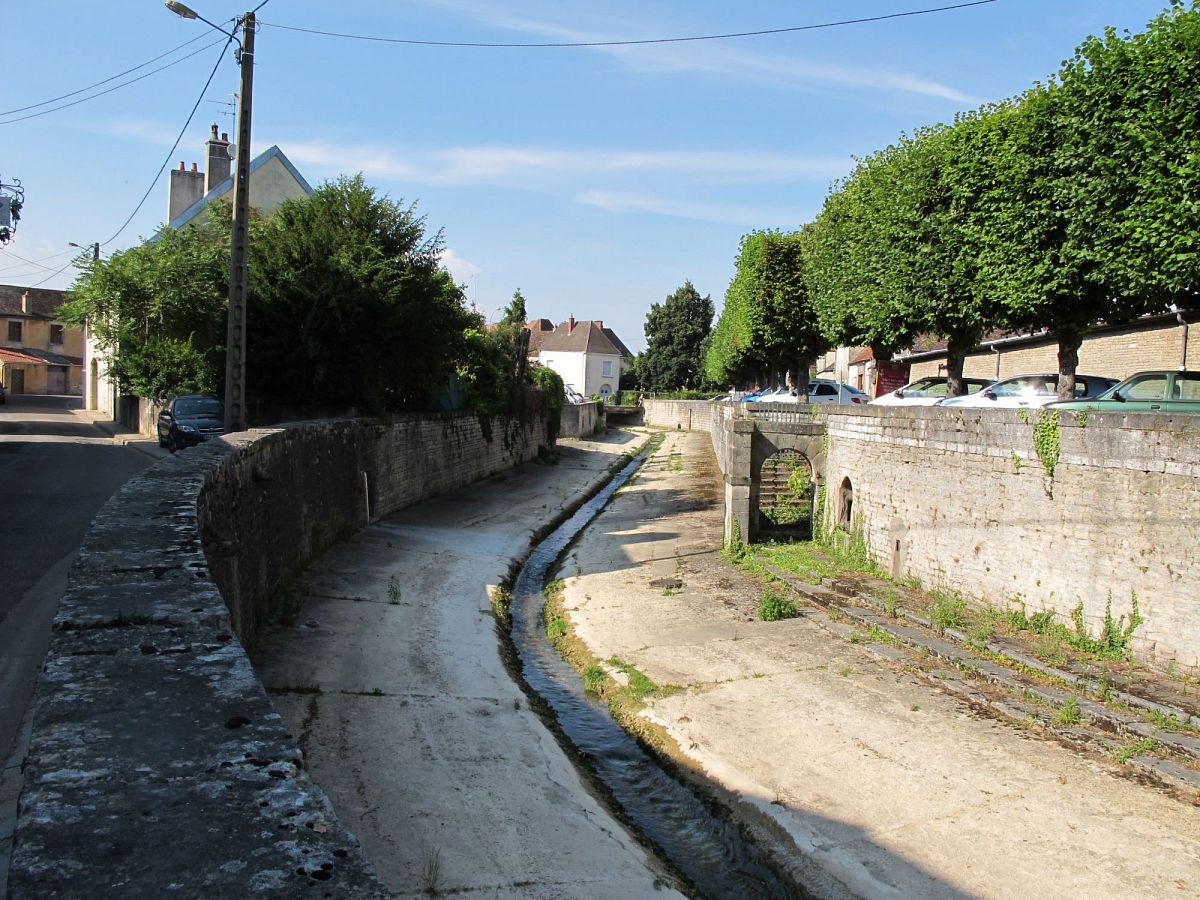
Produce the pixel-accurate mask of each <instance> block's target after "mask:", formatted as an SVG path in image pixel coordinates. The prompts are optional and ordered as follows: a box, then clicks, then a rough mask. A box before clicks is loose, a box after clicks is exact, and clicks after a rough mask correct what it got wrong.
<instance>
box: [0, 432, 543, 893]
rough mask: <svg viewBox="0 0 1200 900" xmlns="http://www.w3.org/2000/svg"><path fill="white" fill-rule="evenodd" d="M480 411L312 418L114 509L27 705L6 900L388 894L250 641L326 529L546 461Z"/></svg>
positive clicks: (207, 460)
mask: <svg viewBox="0 0 1200 900" xmlns="http://www.w3.org/2000/svg"><path fill="white" fill-rule="evenodd" d="M492 431H493V434H494V439H493V440H490V441H489V440H487V438H486V437H485V435H484V432H483V430H482V429H481V428H480V426H479V423H478V422H477V421H476V420H475V419H474V418H473V417H469V416H456V417H441V418H422V417H405V418H402V419H398V420H395V421H391V422H386V423H385V422H366V421H351V420H345V421H334V422H320V423H304V424H299V425H295V426H290V427H284V428H280V429H273V430H267V431H256V432H247V433H244V434H240V435H231V436H230V437H229V438H227V439H224V440H219V441H213V442H211V443H208V444H204V445H201V446H199V447H195V448H192V449H190V450H187V451H184V452H182V453H179V454H176V455H175V456H173V457H171V458H170V459H165V460H162V461H161V462H159V463H158V464H156V465H155V466H153V467H152V468H151V469H149V470H147V472H146V473H145V474H143V475H142V476H140V477H138V478H136V479H134V480H132V481H130V482H129V483H127V484H126V485H125V486H124V487H123V488H122V489H121V490H120V491H119V492H118V493H117V494H116V495H115V496H114V497H113V498H112V499H111V500H110V501H109V502H108V503H107V504H106V505H105V506H104V508H103V509H102V510H101V512H100V513H99V515H98V516H97V517H96V520H95V521H94V523H93V525H92V527H91V529H90V530H89V532H88V535H87V537H86V538H85V540H84V543H83V545H82V547H81V550H80V554H79V557H78V559H77V561H76V563H75V564H74V566H73V567H72V570H71V573H70V576H69V579H68V589H67V594H66V595H65V596H64V597H63V599H62V602H61V603H60V606H59V610H58V614H57V616H56V618H55V623H54V633H53V636H52V639H51V646H50V650H49V652H48V654H47V657H46V664H45V670H44V673H43V674H42V676H41V678H40V680H39V683H38V687H37V689H36V692H35V696H34V701H33V722H32V734H31V739H30V747H29V753H28V757H27V760H26V765H25V769H24V789H23V793H22V797H21V802H20V808H19V811H18V822H17V827H16V832H15V836H14V846H13V857H12V870H11V873H10V877H9V891H10V894H11V897H12V898H13V900H35V898H43V897H82V898H86V897H108V896H120V897H123V898H161V897H165V896H189V897H278V898H285V897H286V898H291V897H297V896H306V895H308V894H309V893H310V892H311V893H312V896H340V897H350V896H352V897H374V896H384V895H385V894H386V892H385V891H384V890H383V888H382V886H381V885H380V883H379V882H378V880H377V879H376V877H375V875H374V874H373V872H372V869H371V867H370V865H369V864H368V863H367V862H366V860H365V859H364V858H363V855H362V852H361V849H360V848H359V845H358V841H357V840H356V838H355V837H354V835H353V834H352V833H351V832H350V831H348V830H347V829H346V828H345V827H344V826H343V825H342V824H341V823H340V822H339V821H338V819H337V817H336V815H335V813H334V810H333V808H332V806H331V804H330V803H329V800H328V799H327V797H326V796H325V794H324V792H323V791H322V790H321V789H320V787H318V786H317V785H316V784H315V783H313V782H312V781H311V780H310V779H309V777H308V775H307V773H306V772H305V770H304V761H303V757H302V754H301V752H300V750H299V749H298V747H297V745H296V739H295V737H294V736H293V735H291V734H288V733H287V732H286V730H285V729H284V727H283V725H282V722H281V720H280V718H279V715H278V714H277V713H276V712H275V710H274V708H273V707H272V705H271V701H270V698H269V697H268V696H267V694H266V692H265V691H264V690H263V688H262V685H261V684H260V683H259V681H258V679H257V677H256V676H255V674H254V671H253V670H252V668H251V666H250V662H249V659H248V658H247V656H246V653H245V651H244V650H243V645H244V641H247V640H250V639H252V637H253V635H254V633H255V629H256V627H257V625H258V624H259V623H260V622H261V621H263V619H264V618H265V617H266V616H267V615H268V614H269V613H270V611H271V610H272V600H273V599H274V600H276V601H279V600H282V601H283V602H286V599H287V598H286V592H285V593H284V595H283V596H282V597H280V596H279V595H278V594H277V591H278V589H279V588H280V587H281V586H285V585H286V581H287V578H288V576H289V575H290V574H291V573H293V572H295V571H296V569H297V568H298V567H299V566H301V565H303V563H304V562H305V561H306V560H307V559H309V558H311V557H312V556H313V555H315V554H317V553H319V552H320V551H321V550H322V549H323V548H324V547H325V546H326V545H327V544H328V543H329V542H331V541H333V540H335V539H337V538H338V537H340V536H342V535H344V534H345V533H347V532H348V531H351V530H353V529H354V528H356V527H358V526H359V525H361V524H362V523H364V522H365V521H367V519H368V516H370V517H372V518H374V517H377V516H380V515H383V514H386V513H388V512H391V511H393V510H395V509H398V508H400V507H402V506H405V505H408V504H410V503H413V502H416V501H417V500H420V499H422V498H424V497H427V496H430V495H432V494H435V493H438V492H441V491H444V490H448V489H450V488H452V487H458V486H461V485H464V484H467V483H470V482H471V481H473V480H475V479H478V478H480V477H484V476H486V475H488V474H491V473H493V472H496V471H500V470H501V469H504V468H508V467H511V466H512V465H515V464H517V463H520V462H522V461H524V460H526V459H529V458H531V457H532V456H533V455H534V454H536V452H537V447H538V445H539V444H540V443H541V442H542V441H543V440H544V437H545V432H544V427H543V426H542V425H541V423H537V424H536V425H535V426H532V427H529V428H524V429H521V430H520V432H519V434H515V435H514V434H512V433H506V432H505V430H504V425H503V423H496V424H495V426H494V428H493V429H492Z"/></svg>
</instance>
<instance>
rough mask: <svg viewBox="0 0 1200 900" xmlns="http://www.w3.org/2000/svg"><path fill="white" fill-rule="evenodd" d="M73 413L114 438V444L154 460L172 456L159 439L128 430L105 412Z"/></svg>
mask: <svg viewBox="0 0 1200 900" xmlns="http://www.w3.org/2000/svg"><path fill="white" fill-rule="evenodd" d="M71 412H73V413H74V414H75V415H76V416H78V417H79V418H80V419H83V420H84V421H85V422H87V423H89V424H91V425H94V426H95V427H96V428H98V429H99V430H100V431H102V432H104V434H106V435H108V437H110V438H112V442H113V443H114V444H121V445H123V446H125V447H128V448H129V449H130V450H136V451H138V452H139V453H144V454H146V455H147V456H149V457H151V458H153V459H162V458H164V457H167V456H170V455H171V454H170V453H169V452H168V451H167V450H166V448H164V447H160V446H159V445H158V438H155V437H151V436H150V435H147V434H140V433H139V432H136V431H133V430H132V429H129V428H126V427H125V426H124V425H122V424H121V423H120V422H114V421H113V420H112V419H110V418H108V416H107V415H106V414H105V413H103V412H100V411H98V410H94V409H73V410H71Z"/></svg>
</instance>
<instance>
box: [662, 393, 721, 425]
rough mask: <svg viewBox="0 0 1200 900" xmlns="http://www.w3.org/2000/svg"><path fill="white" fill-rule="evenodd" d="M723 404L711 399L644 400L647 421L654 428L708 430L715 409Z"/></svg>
mask: <svg viewBox="0 0 1200 900" xmlns="http://www.w3.org/2000/svg"><path fill="white" fill-rule="evenodd" d="M720 406H721V404H720V403H716V402H713V401H711V400H652V399H650V398H647V399H646V400H644V401H643V408H644V410H645V423H646V424H647V425H650V426H652V427H654V428H670V429H672V430H682V431H708V430H709V429H710V428H711V425H712V418H713V410H714V409H717V408H719V407H720Z"/></svg>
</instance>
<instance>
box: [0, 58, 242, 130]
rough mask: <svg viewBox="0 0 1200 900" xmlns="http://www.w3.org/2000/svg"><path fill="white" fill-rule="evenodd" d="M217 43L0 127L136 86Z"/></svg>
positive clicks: (2, 123)
mask: <svg viewBox="0 0 1200 900" xmlns="http://www.w3.org/2000/svg"><path fill="white" fill-rule="evenodd" d="M189 43H190V41H189ZM219 43H221V42H220V41H213V42H212V43H211V44H205V45H204V46H203V47H201V48H200V49H199V50H195V51H193V52H191V53H189V54H188V55H187V56H181V57H179V59H177V60H174V61H173V62H169V63H167V64H166V65H165V66H159V67H158V68H157V69H151V70H150V71H149V72H145V73H144V74H142V75H139V76H138V77H137V78H131V79H129V80H128V81H125V82H122V83H121V84H116V85H113V86H112V87H110V88H108V89H107V90H103V91H97V92H96V93H95V94H89V95H88V96H87V97H81V98H80V99H78V100H72V101H71V102H70V103H64V104H63V105H62V106H52V107H51V108H50V109H43V110H41V111H40V112H35V113H30V114H29V115H27V116H18V117H17V118H15V119H5V120H4V121H3V122H0V125H12V124H13V123H15V122H24V121H25V120H26V119H36V118H37V117H38V116H46V115H49V114H50V113H52V112H58V111H59V110H60V109H67V108H68V107H71V106H78V105H79V104H80V103H87V101H89V100H95V99H96V98H97V97H103V96H104V95H105V94H111V93H112V92H113V91H119V90H120V89H121V88H123V87H129V85H131V84H136V83H137V82H139V81H142V80H143V79H145V78H149V77H150V76H151V75H156V74H158V73H159V72H161V71H163V70H164V69H169V68H171V66H176V65H179V63H181V62H184V61H185V60H189V59H191V58H192V57H193V56H197V55H198V54H201V53H203V52H204V51H205V50H207V49H209V48H210V47H215V46H217V44H219ZM221 52H222V53H224V52H225V51H224V50H222V51H221ZM84 90H87V89H86V88H85V89H84ZM75 93H79V92H78V91H76V92H75ZM68 96H69V95H68ZM48 102H52V101H48ZM38 105H40V104H38ZM30 108H32V107H26V109H30Z"/></svg>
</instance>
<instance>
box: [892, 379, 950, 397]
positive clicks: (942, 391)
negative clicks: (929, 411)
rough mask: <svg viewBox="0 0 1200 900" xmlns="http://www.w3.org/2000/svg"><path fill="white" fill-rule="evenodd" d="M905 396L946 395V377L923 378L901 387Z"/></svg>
mask: <svg viewBox="0 0 1200 900" xmlns="http://www.w3.org/2000/svg"><path fill="white" fill-rule="evenodd" d="M900 390H901V391H902V392H903V393H904V396H905V397H945V396H946V379H945V378H921V379H918V380H917V381H914V382H913V383H912V384H909V385H906V386H905V387H902V388H900Z"/></svg>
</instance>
